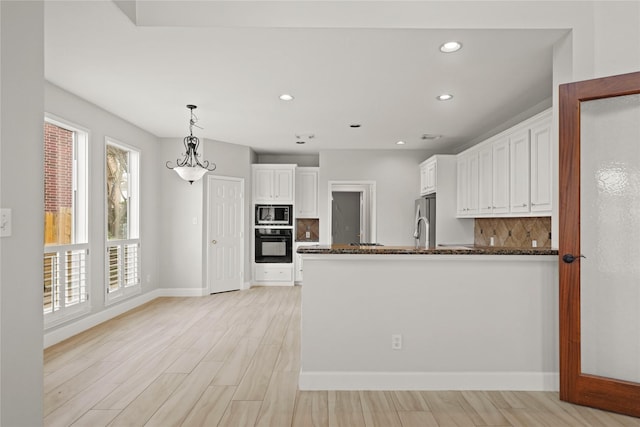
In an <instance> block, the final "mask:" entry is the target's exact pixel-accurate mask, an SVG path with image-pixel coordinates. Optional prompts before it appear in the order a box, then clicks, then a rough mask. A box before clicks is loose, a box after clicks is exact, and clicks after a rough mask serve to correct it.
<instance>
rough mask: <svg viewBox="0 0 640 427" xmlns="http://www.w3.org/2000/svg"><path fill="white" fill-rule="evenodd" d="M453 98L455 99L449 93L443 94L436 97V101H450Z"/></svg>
mask: <svg viewBox="0 0 640 427" xmlns="http://www.w3.org/2000/svg"><path fill="white" fill-rule="evenodd" d="M452 98H453V95H451V94H449V93H443V94H442V95H438V96H436V99H437V100H438V101H448V100H450V99H452Z"/></svg>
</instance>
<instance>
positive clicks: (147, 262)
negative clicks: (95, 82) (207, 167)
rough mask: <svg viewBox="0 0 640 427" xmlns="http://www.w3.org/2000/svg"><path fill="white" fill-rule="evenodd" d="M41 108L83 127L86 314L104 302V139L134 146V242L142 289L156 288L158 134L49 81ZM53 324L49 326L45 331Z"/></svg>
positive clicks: (143, 290) (102, 308) (158, 225)
mask: <svg viewBox="0 0 640 427" xmlns="http://www.w3.org/2000/svg"><path fill="white" fill-rule="evenodd" d="M44 94H45V97H44V98H45V112H47V113H50V114H54V115H55V116H57V117H59V118H61V119H64V120H67V121H70V122H71V123H74V124H76V125H78V126H81V127H83V128H86V129H88V130H89V168H88V170H89V183H90V186H89V243H90V246H89V248H90V264H89V268H90V276H89V284H90V289H89V292H90V302H91V313H89V315H91V314H96V313H98V312H100V311H101V310H104V308H105V304H104V300H105V294H104V289H105V270H104V269H105V266H104V264H105V262H104V257H103V256H102V255H103V254H104V248H105V244H106V237H105V236H106V228H105V202H104V194H105V188H106V180H105V166H104V164H105V154H104V153H105V137H107V136H108V137H110V138H112V139H115V140H117V141H119V142H122V143H125V144H127V145H130V146H132V147H134V148H137V149H139V150H140V242H141V257H142V259H141V268H142V271H141V278H142V292H143V293H146V292H149V291H151V290H153V289H156V288H157V287H158V279H159V274H158V263H159V261H158V259H159V250H158V247H159V242H160V239H159V236H158V235H159V230H160V221H159V216H158V208H159V203H158V201H159V198H160V192H159V188H160V187H159V184H158V176H159V172H160V168H159V167H158V166H157V164H158V160H157V159H158V152H157V147H158V138H156V137H155V136H154V135H152V134H150V133H148V132H146V131H144V130H142V129H140V128H138V127H136V126H134V125H132V124H131V123H129V122H127V121H125V120H123V119H121V118H119V117H117V116H114V115H113V114H111V113H109V112H107V111H105V110H103V109H101V108H100V107H98V106H96V105H94V104H91V103H90V102H87V101H85V100H84V99H82V98H79V97H77V96H76V95H73V94H71V93H69V92H67V91H65V90H63V89H61V88H59V87H57V86H55V85H53V84H51V83H46V84H45V92H44ZM55 329H56V328H51V329H49V330H47V332H51V331H53V330H55Z"/></svg>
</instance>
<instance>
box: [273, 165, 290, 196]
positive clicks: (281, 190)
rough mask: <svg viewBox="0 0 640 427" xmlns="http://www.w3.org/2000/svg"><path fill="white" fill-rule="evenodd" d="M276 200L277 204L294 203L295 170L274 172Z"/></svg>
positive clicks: (277, 170)
mask: <svg viewBox="0 0 640 427" xmlns="http://www.w3.org/2000/svg"><path fill="white" fill-rule="evenodd" d="M274 199H275V202H277V203H285V202H286V203H290V202H291V203H292V202H293V169H276V170H275V171H274Z"/></svg>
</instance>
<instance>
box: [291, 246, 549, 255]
mask: <svg viewBox="0 0 640 427" xmlns="http://www.w3.org/2000/svg"><path fill="white" fill-rule="evenodd" d="M297 252H298V253H299V254H330V255H558V250H557V249H551V248H532V247H526V248H507V247H498V246H471V245H469V246H465V245H458V246H456V245H452V246H438V247H437V248H428V249H425V248H416V247H415V246H349V245H313V246H301V247H299V248H298V251H297Z"/></svg>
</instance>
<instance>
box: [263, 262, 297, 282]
mask: <svg viewBox="0 0 640 427" xmlns="http://www.w3.org/2000/svg"><path fill="white" fill-rule="evenodd" d="M254 279H255V280H256V281H258V282H290V283H293V263H292V264H255V272H254Z"/></svg>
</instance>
